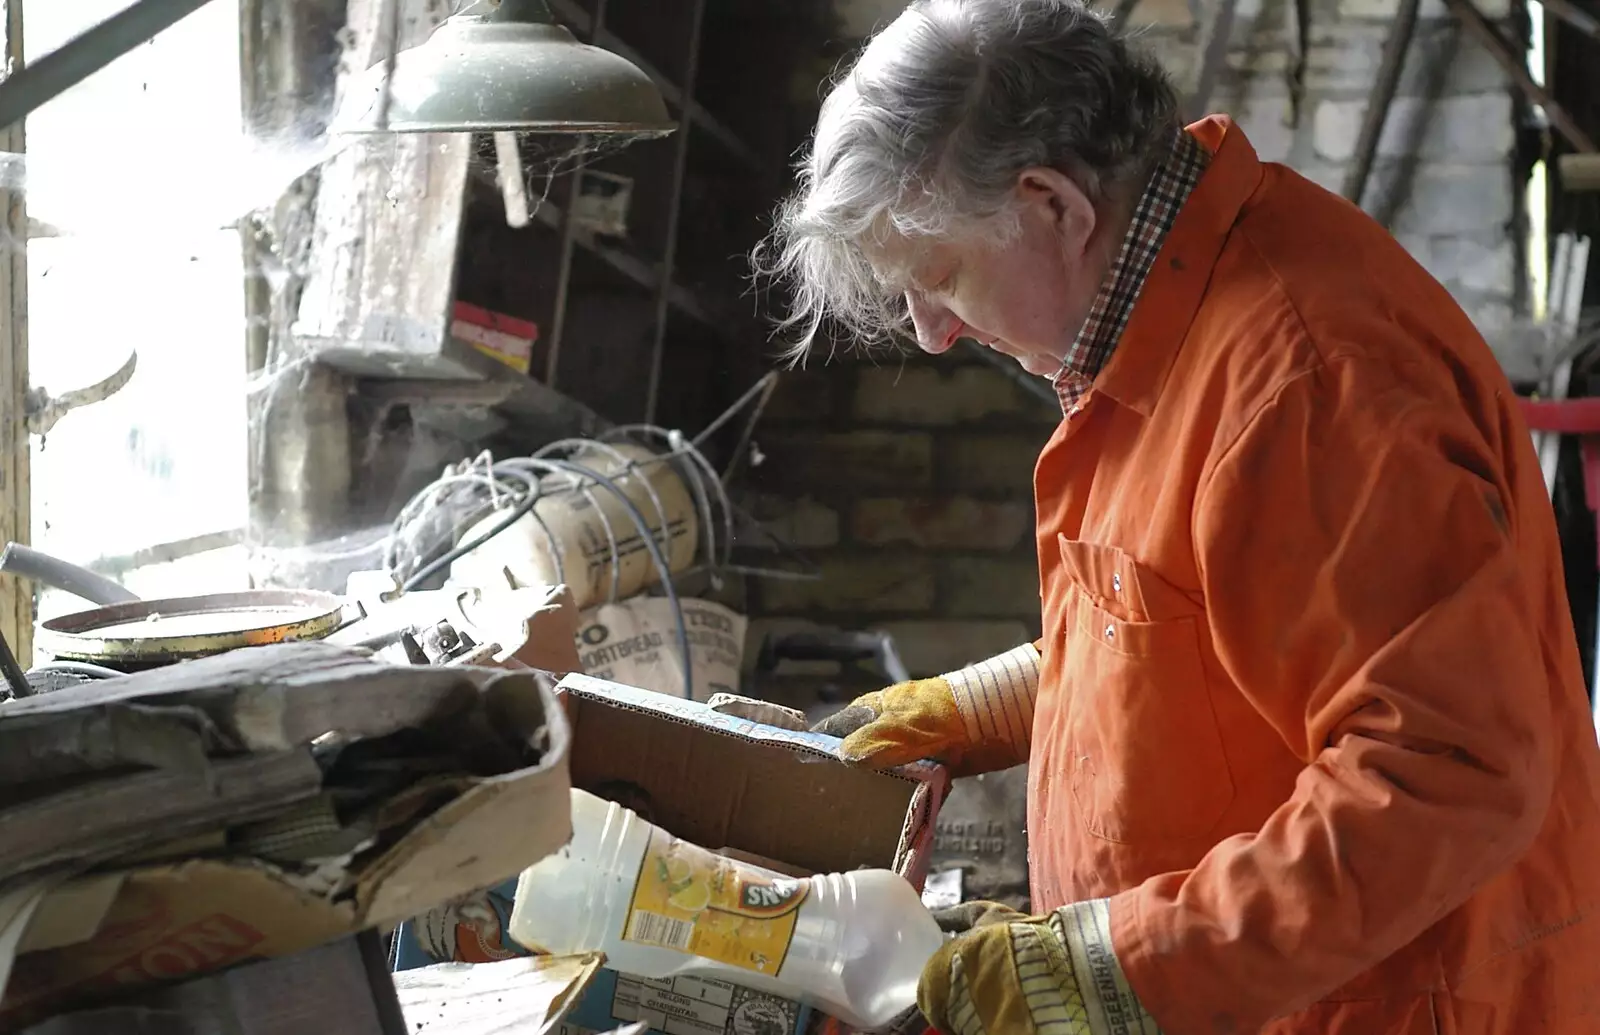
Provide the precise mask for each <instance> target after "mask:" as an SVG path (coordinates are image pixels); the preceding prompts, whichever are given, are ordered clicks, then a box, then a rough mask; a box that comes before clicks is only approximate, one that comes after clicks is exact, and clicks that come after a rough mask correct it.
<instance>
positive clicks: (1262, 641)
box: [762, 0, 1600, 1035]
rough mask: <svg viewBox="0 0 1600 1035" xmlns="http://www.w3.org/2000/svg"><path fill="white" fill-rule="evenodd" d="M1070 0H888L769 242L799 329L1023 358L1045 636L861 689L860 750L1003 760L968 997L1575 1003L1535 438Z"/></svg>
mask: <svg viewBox="0 0 1600 1035" xmlns="http://www.w3.org/2000/svg"><path fill="white" fill-rule="evenodd" d="M1176 111H1177V105H1176V103H1175V100H1174V93H1173V89H1172V87H1171V85H1170V84H1169V82H1168V80H1167V78H1166V77H1165V76H1164V74H1163V73H1162V72H1161V71H1160V70H1159V69H1158V68H1157V67H1155V66H1154V65H1152V64H1150V63H1149V62H1147V61H1146V60H1144V59H1142V58H1140V57H1138V56H1136V55H1135V54H1134V53H1132V52H1131V51H1130V49H1129V47H1128V45H1127V44H1126V43H1125V42H1124V41H1123V40H1122V39H1120V38H1119V37H1118V36H1117V35H1116V34H1115V33H1114V32H1112V31H1110V30H1109V29H1108V28H1107V27H1106V25H1105V23H1104V22H1103V21H1101V20H1100V19H1099V18H1098V17H1097V16H1096V15H1094V14H1093V13H1092V12H1091V11H1090V10H1089V9H1087V8H1086V7H1085V6H1084V5H1083V4H1082V2H1081V0H917V2H914V3H912V4H911V6H910V8H909V9H908V10H907V11H906V12H905V13H904V14H903V15H902V16H901V17H900V18H899V19H897V20H896V21H895V22H894V23H893V24H892V25H890V26H889V27H888V28H886V29H884V30H883V31H882V32H881V33H880V34H879V35H878V36H877V37H876V38H875V39H873V40H872V42H871V43H870V45H869V46H868V47H867V48H866V50H865V52H864V53H863V54H862V55H861V56H860V59H859V60H858V61H857V62H856V63H855V65H854V67H853V68H851V69H850V70H849V71H848V73H847V74H845V75H844V76H843V77H842V78H841V80H840V81H839V83H838V85H837V86H836V87H835V88H834V89H833V91H832V93H831V94H830V95H829V96H828V98H827V100H826V103H825V104H824V106H823V109H822V115H821V119H820V121H819V123H818V125H817V129H816V135H815V140H814V143H813V145H812V148H811V153H810V155H809V156H808V158H807V159H806V160H805V161H804V162H803V163H802V166H801V169H800V174H801V175H800V184H799V187H798V190H797V192H796V193H795V194H794V196H793V197H792V198H791V199H790V200H789V201H788V202H787V203H786V204H785V205H784V206H783V207H782V209H781V210H780V212H779V217H778V226H777V228H776V231H775V235H774V238H773V240H772V241H771V242H770V243H769V247H768V249H767V250H766V251H765V253H764V257H763V259H762V261H763V262H764V264H765V265H766V267H767V269H768V270H769V271H771V272H775V273H777V274H779V275H781V276H784V277H786V278H787V280H788V281H789V284H790V287H791V288H792V297H793V299H794V309H793V312H792V313H791V316H790V321H789V322H790V325H791V326H793V327H798V328H800V330H801V332H802V334H801V336H802V337H803V338H804V339H805V340H806V341H808V342H809V341H810V339H812V338H814V337H815V336H816V335H817V334H818V333H819V331H821V329H822V328H823V327H824V326H825V325H826V324H827V322H828V321H836V324H835V326H842V327H843V328H845V329H847V330H848V331H849V332H851V333H852V334H853V336H855V337H857V338H859V339H866V340H873V339H885V338H887V337H888V336H891V335H893V334H895V333H897V332H899V331H901V330H902V329H906V330H914V333H915V336H916V339H917V342H918V343H919V344H920V345H921V347H922V348H923V349H924V350H926V351H928V352H931V353H942V352H944V351H946V350H948V349H949V348H950V347H951V346H952V345H953V344H954V343H955V342H956V341H957V340H958V339H960V338H963V337H965V338H971V339H974V340H976V341H978V342H980V343H982V344H984V345H987V346H988V347H989V348H992V349H994V350H996V351H997V352H1000V353H1003V354H1005V355H1007V356H1011V357H1013V358H1015V359H1016V361H1017V362H1018V363H1020V364H1021V365H1022V366H1023V367H1024V368H1025V369H1026V370H1028V371H1029V372H1031V373H1033V374H1036V375H1039V376H1041V377H1048V378H1049V379H1050V380H1051V381H1052V382H1053V383H1054V385H1055V388H1056V391H1057V393H1058V394H1059V396H1060V399H1061V406H1062V410H1063V413H1064V419H1063V420H1062V422H1061V425H1060V426H1059V428H1058V429H1057V430H1056V432H1055V435H1054V437H1053V438H1052V439H1051V441H1050V443H1049V444H1048V445H1047V446H1046V447H1045V450H1044V452H1043V454H1042V455H1041V456H1040V458H1039V460H1038V465H1037V470H1036V475H1035V492H1036V500H1037V510H1038V548H1039V569H1040V588H1041V595H1042V599H1043V631H1044V636H1043V639H1041V640H1040V641H1039V642H1038V643H1036V644H1033V645H1025V646H1021V647H1019V648H1018V649H1016V650H1015V651H1012V652H1010V653H1008V654H1006V655H1004V656H1003V657H1000V658H997V659H993V660H991V661H988V662H984V663H982V664H977V665H974V666H973V667H971V668H968V669H965V670H963V671H960V672H955V673H952V674H950V675H947V676H944V677H941V678H937V679H926V680H921V681H918V682H913V683H910V684H904V685H898V686H893V687H890V688H888V689H886V690H883V691H881V692H879V693H875V694H871V695H868V696H866V697H864V698H862V699H860V700H858V701H856V702H854V704H853V705H852V706H851V707H850V708H848V709H846V710H845V711H844V712H842V713H841V714H840V715H839V716H836V717H834V718H833V719H831V720H829V721H828V722H827V723H825V724H824V727H825V728H826V729H828V730H829V731H833V732H837V733H840V734H844V733H848V734H849V735H848V738H847V739H846V740H845V743H844V748H843V750H844V752H845V754H846V756H847V757H850V758H852V759H854V760H857V761H859V762H861V763H862V764H866V765H873V766H889V765H893V764H896V763H900V762H904V761H907V760H909V759H914V758H918V757H933V758H938V759H942V760H944V761H946V762H947V763H949V764H950V765H951V766H952V768H953V769H954V771H955V772H957V773H958V774H970V773H979V772H984V771H988V770H994V769H998V768H1002V767H1006V766H1010V765H1013V764H1015V763H1018V762H1021V761H1024V760H1025V761H1027V762H1028V763H1029V766H1030V788H1029V823H1028V835H1029V842H1030V852H1031V857H1030V865H1031V870H1032V873H1031V878H1032V884H1033V903H1034V908H1035V910H1036V911H1037V912H1038V914H1039V915H1036V916H1029V917H1024V916H1020V915H1017V914H1011V913H1008V912H1007V911H1005V910H1004V909H1003V907H994V908H987V907H982V906H980V907H978V908H977V909H975V910H974V913H976V914H981V918H980V922H979V923H977V924H975V925H974V926H973V927H972V928H971V929H970V930H968V931H966V932H965V933H963V934H961V935H959V936H958V937H956V938H954V939H953V940H952V941H951V942H950V943H949V944H948V946H947V947H946V948H945V949H944V950H943V951H942V952H941V953H940V954H939V955H938V956H936V957H935V958H934V959H933V960H932V961H931V962H930V964H929V966H928V969H927V970H926V972H925V973H924V975H923V980H922V986H921V996H920V1002H921V1006H922V1010H923V1013H924V1014H925V1015H926V1017H927V1019H928V1021H929V1022H930V1023H932V1024H933V1025H934V1026H935V1027H937V1028H938V1029H940V1030H941V1031H944V1032H950V1033H955V1035H978V1033H985V1032H987V1033H995V1035H998V1033H1002V1032H1004V1033H1011V1032H1043V1033H1061V1035H1068V1033H1072V1035H1080V1033H1081V1035H1113V1033H1115V1035H1122V1033H1127V1032H1141V1033H1145V1035H1150V1033H1154V1032H1157V1031H1160V1032H1165V1033H1167V1035H1227V1033H1246V1032H1250V1033H1254V1032H1258V1031H1266V1032H1271V1033H1274V1035H1291V1033H1292V1035H1424V1033H1429V1035H1433V1033H1450V1035H1534V1033H1539V1035H1578V1033H1593V1032H1597V1031H1600V978H1597V977H1596V976H1595V969H1596V967H1597V966H1600V908H1597V907H1600V750H1597V746H1596V737H1595V730H1594V726H1593V725H1592V723H1591V721H1590V718H1589V712H1588V706H1587V702H1586V698H1585V689H1584V685H1583V679H1582V676H1581V673H1580V667H1579V661H1578V656H1577V651H1576V646H1575V638H1574V634H1573V629H1572V625H1571V621H1570V617H1569V614H1568V611H1567V603H1566V599H1565V595H1564V591H1563V586H1562V574H1561V562H1560V556H1559V554H1560V547H1559V543H1558V540H1557V536H1556V530H1555V525H1554V521H1553V518H1552V515H1551V509H1550V505H1549V502H1548V500H1547V499H1546V496H1545V490H1544V485H1543V482H1542V479H1541V476H1540V471H1539V465H1538V463H1537V462H1536V459H1535V456H1534V453H1533V451H1532V449H1531V446H1530V443H1529V435H1528V431H1527V429H1526V428H1525V427H1524V425H1523V423H1522V421H1521V420H1520V419H1519V416H1518V411H1517V408H1516V404H1515V399H1514V398H1513V395H1512V392H1511V389H1510V387H1509V385H1508V384H1507V382H1506V380H1505V378H1504V376H1503V375H1502V374H1501V372H1500V370H1499V368H1498V366H1497V365H1496V363H1495V360H1494V357H1493V356H1492V355H1491V354H1490V352H1489V349H1488V348H1487V347H1486V346H1485V344H1484V342H1483V340H1482V339H1481V338H1480V337H1479V335H1478V334H1477V332H1476V331H1475V330H1474V329H1473V326H1472V323H1471V322H1470V321H1469V320H1468V318H1467V317H1466V316H1465V315H1464V314H1463V313H1462V311H1461V310H1460V309H1459V308H1458V307H1457V306H1456V304H1455V303H1454V302H1453V301H1452V300H1451V298H1450V296H1449V295H1448V294H1446V292H1445V291H1444V289H1443V288H1441V287H1440V285H1439V284H1438V283H1436V282H1435V281H1434V280H1433V279H1431V278H1430V277H1429V276H1428V274H1427V273H1425V272H1424V271H1423V270H1422V269H1421V268H1420V267H1419V266H1418V265H1417V264H1416V263H1415V262H1413V261H1412V260H1411V259H1410V258H1409V257H1408V256H1407V255H1406V254H1405V252H1403V251H1402V250H1401V249H1400V247H1399V246H1398V245H1397V244H1396V243H1395V242H1394V241H1393V240H1392V239H1391V238H1390V237H1389V236H1388V235H1387V234H1386V233H1385V232H1384V231H1383V229H1382V228H1381V227H1379V226H1377V225H1376V224H1375V223H1373V222H1372V221H1371V220H1369V219H1368V218H1366V217H1365V216H1364V215H1363V214H1362V213H1361V212H1359V211H1358V210H1357V209H1355V208H1354V207H1352V206H1350V205H1348V204H1346V203H1345V202H1343V201H1342V200H1340V199H1339V198H1337V197H1334V196H1332V195H1330V194H1328V193H1327V192H1325V191H1323V190H1321V189H1320V188H1318V187H1317V186H1315V185H1313V184H1311V183H1310V182H1308V181H1306V180H1305V179H1302V178H1301V177H1300V176H1298V175H1296V174H1295V173H1294V172H1292V171H1291V170H1289V169H1287V168H1284V167H1282V166H1278V165H1274V164H1270V163H1263V162H1262V161H1260V160H1259V159H1258V158H1257V157H1256V155H1255V153H1254V151H1253V150H1252V149H1251V146H1250V142H1249V141H1248V140H1247V139H1245V136H1244V134H1243V133H1242V132H1241V131H1240V130H1239V128H1238V127H1237V126H1235V125H1234V124H1233V123H1232V122H1230V121H1229V120H1228V119H1226V118H1221V117H1213V118H1209V119H1206V120H1204V121H1202V122H1199V123H1197V124H1195V125H1192V126H1190V127H1188V128H1187V129H1183V128H1182V127H1181V126H1180V124H1179V121H1178V119H1177V117H1176Z"/></svg>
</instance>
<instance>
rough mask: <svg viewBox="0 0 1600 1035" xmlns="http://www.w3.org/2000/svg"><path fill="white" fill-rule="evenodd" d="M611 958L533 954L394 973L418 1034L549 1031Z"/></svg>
mask: <svg viewBox="0 0 1600 1035" xmlns="http://www.w3.org/2000/svg"><path fill="white" fill-rule="evenodd" d="M604 959H605V957H604V956H603V955H602V954H600V953H597V952H595V953H585V954H583V955H578V956H530V957H524V958H521V959H511V960H503V961H501V962H499V963H441V964H438V965H437V966H432V967H422V968H420V969H417V970H407V971H402V972H401V973H399V974H396V975H395V976H394V985H395V992H396V994H397V995H398V996H399V998H400V1009H401V1010H402V1011H403V1012H404V1014H405V1018H406V1029H407V1030H408V1031H411V1032H413V1033H415V1035H547V1033H548V1032H550V1031H551V1030H552V1029H553V1028H554V1027H555V1026H556V1024H557V1023H559V1022H560V1021H561V1019H562V1018H563V1017H564V1016H565V1015H566V1013H567V1011H568V1010H570V1009H571V1008H572V1006H573V1005H574V1004H575V1003H576V1002H577V1001H578V1000H579V999H580V998H581V997H582V996H583V993H584V992H585V991H587V990H588V988H589V985H590V984H591V983H592V982H593V981H594V978H595V975H596V974H598V973H599V972H600V967H601V964H602V963H603V961H604Z"/></svg>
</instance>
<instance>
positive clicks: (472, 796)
mask: <svg viewBox="0 0 1600 1035" xmlns="http://www.w3.org/2000/svg"><path fill="white" fill-rule="evenodd" d="M469 671H470V670H469ZM480 671H481V672H482V674H483V677H484V682H483V684H482V687H483V690H482V692H483V693H484V694H485V695H486V697H491V698H492V713H493V714H494V715H495V716H496V719H497V720H503V721H505V722H506V723H508V724H510V725H511V726H512V728H514V729H515V730H516V731H517V732H518V733H519V735H521V736H523V737H525V738H527V739H528V741H529V742H530V743H537V744H540V745H541V748H542V752H541V757H540V761H539V763H538V765H536V766H532V767H529V768H526V769H522V770H519V771H516V772H509V773H505V774H502V775H498V776H494V777H488V778H463V780H462V783H463V784H465V787H464V789H462V790H460V792H459V793H458V794H456V796H455V797H453V799H452V800H450V801H449V802H447V803H446V804H444V805H442V806H441V807H439V808H437V809H436V810H435V811H433V812H432V813H431V814H430V815H428V816H427V817H426V818H425V819H422V820H421V821H419V822H417V823H416V825H415V826H413V827H411V828H410V830H409V831H407V832H406V833H405V835H404V836H402V837H401V839H400V840H399V841H398V842H397V843H395V844H394V845H393V846H392V847H391V848H389V849H388V850H387V851H385V852H383V853H382V854H381V855H379V856H378V857H377V858H375V859H372V860H370V861H367V862H365V863H364V864H363V865H362V866H361V868H360V869H359V871H358V872H356V873H355V874H354V875H353V884H354V892H353V894H352V895H351V896H349V897H348V898H345V899H340V900H338V901H332V900H330V899H328V898H326V897H324V896H322V895H320V894H317V893H315V892H313V891H312V890H308V889H307V888H306V887H303V886H301V885H298V884H296V883H294V882H292V881H290V880H289V879H287V878H286V876H285V875H284V874H283V873H282V872H281V871H279V870H277V869H275V868H273V867H271V866H268V865H266V864H263V863H256V862H245V861H229V860H210V859H194V860H190V861H184V862H178V863H165V864H157V865H150V866H147V867H143V868H137V869H129V870H125V871H123V872H120V873H115V874H109V875H98V876H95V877H90V878H85V879H84V880H82V881H77V882H74V883H72V884H68V885H66V886H65V887H63V888H62V889H60V890H59V891H57V892H55V893H53V894H52V895H51V896H50V897H49V898H47V899H46V900H45V901H44V903H43V904H42V905H41V907H40V909H39V912H38V914H37V915H36V917H35V919H34V922H33V923H31V924H30V926H29V928H28V930H27V931H26V932H25V933H24V935H23V937H22V941H21V944H20V953H21V955H19V956H18V958H17V960H16V965H15V969H14V970H13V972H12V977H11V981H10V984H9V986H8V987H7V988H6V992H5V998H4V1001H3V1002H0V1029H8V1028H12V1027H14V1026H16V1025H17V1024H18V1023H19V1022H21V1021H22V1020H23V1019H24V1018H26V1017H31V1016H40V1015H41V1014H47V1013H49V1012H52V1011H53V1010H54V1009H55V1008H57V1007H59V1006H62V1005H66V1004H70V1005H71V1006H73V1007H74V1008H81V1007H85V1006H88V1005H91V1004H92V1003H93V1002H95V1001H97V1000H100V999H103V998H107V997H110V996H112V995H114V994H117V993H121V992H126V991H131V990H133V989H137V988H142V987H147V986H150V985H154V984H159V983H164V982H170V981H180V980H187V979H189V978H193V977H198V976H200V975H203V974H209V973H214V972H216V971H219V970H222V969H224V968H227V967H231V966H234V965H237V964H240V963H244V962H247V961H251V960H258V959H265V958H270V957H275V956H281V955H287V954H289V953H294V952H299V951H302V950H305V949H308V948H311V947H313V946H316V945H318V944H321V943H324V942H327V941H330V940H332V939H334V938H338V937H341V936H343V935H346V934H352V933H355V932H358V931H362V930H365V929H367V928H372V927H387V926H392V925H395V924H398V923H400V922H401V921H403V920H405V919H406V918H408V917H413V916H416V915H418V914H419V913H422V912H424V911H425V910H428V909H431V908H433V907H434V906H436V905H439V904H440V903H443V902H448V901H452V900H455V899H459V898H461V897H463V896H466V895H469V894H470V893H472V892H473V891H475V890H476V889H479V888H484V887H492V886H495V885H498V884H500V883H501V882H502V881H504V880H506V879H507V878H512V879H514V878H515V875H516V874H517V873H519V872H520V871H521V870H523V869H525V868H526V867H527V866H529V865H532V863H534V862H537V861H538V860H539V859H542V858H543V857H544V856H545V855H547V854H549V853H550V852H552V851H554V850H556V849H557V848H559V847H560V846H561V845H563V844H565V843H566V842H567V841H568V840H569V839H570V837H571V833H572V821H571V807H570V786H571V784H570V779H569V776H568V757H569V750H570V744H571V732H570V729H569V727H568V725H567V722H566V720H565V716H564V713H563V711H562V709H561V707H560V706H559V705H558V704H557V702H556V700H555V698H554V696H553V695H552V694H551V692H550V691H549V690H548V689H547V688H546V687H545V684H544V681H543V680H542V679H540V678H539V677H537V676H536V675H534V674H533V673H528V672H502V671H498V670H495V671H489V670H480Z"/></svg>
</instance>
